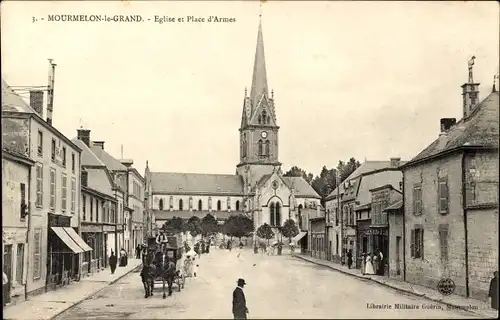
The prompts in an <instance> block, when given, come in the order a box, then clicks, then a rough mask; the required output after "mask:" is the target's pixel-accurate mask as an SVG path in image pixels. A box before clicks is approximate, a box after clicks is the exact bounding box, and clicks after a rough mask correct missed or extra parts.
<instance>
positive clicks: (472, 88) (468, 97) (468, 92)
mask: <svg viewBox="0 0 500 320" xmlns="http://www.w3.org/2000/svg"><path fill="white" fill-rule="evenodd" d="M474 59H476V57H474V56H473V57H472V58H471V59H470V60H469V81H468V82H467V83H465V84H463V85H462V98H463V117H464V118H467V117H468V116H469V115H470V114H471V111H472V110H473V109H474V107H475V106H476V105H477V104H478V102H479V83H474V78H473V74H472V67H473V66H474Z"/></svg>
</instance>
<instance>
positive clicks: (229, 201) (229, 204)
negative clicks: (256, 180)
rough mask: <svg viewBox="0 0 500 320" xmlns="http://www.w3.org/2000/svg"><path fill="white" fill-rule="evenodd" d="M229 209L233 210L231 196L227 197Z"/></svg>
mask: <svg viewBox="0 0 500 320" xmlns="http://www.w3.org/2000/svg"><path fill="white" fill-rule="evenodd" d="M226 205H227V210H231V198H230V197H227V204H226Z"/></svg>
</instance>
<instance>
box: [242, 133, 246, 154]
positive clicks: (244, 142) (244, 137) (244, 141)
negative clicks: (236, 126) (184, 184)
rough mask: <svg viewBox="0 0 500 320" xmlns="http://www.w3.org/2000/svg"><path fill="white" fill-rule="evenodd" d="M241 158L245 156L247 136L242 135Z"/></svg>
mask: <svg viewBox="0 0 500 320" xmlns="http://www.w3.org/2000/svg"><path fill="white" fill-rule="evenodd" d="M242 153H243V157H246V156H247V135H246V134H243V152H242Z"/></svg>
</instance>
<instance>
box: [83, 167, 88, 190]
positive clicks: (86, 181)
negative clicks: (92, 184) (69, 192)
mask: <svg viewBox="0 0 500 320" xmlns="http://www.w3.org/2000/svg"><path fill="white" fill-rule="evenodd" d="M88 180H89V173H88V172H87V171H85V170H82V175H81V184H82V187H86V186H88Z"/></svg>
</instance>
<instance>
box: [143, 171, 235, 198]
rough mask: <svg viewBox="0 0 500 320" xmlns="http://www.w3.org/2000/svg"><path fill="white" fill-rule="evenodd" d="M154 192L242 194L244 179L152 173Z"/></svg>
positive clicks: (216, 175) (226, 175) (197, 174)
mask: <svg viewBox="0 0 500 320" xmlns="http://www.w3.org/2000/svg"><path fill="white" fill-rule="evenodd" d="M151 185H152V188H153V192H164V193H171V194H176V193H182V194H189V193H193V194H226V195H227V194H241V195H243V179H242V178H241V177H240V176H238V175H229V174H205V173H179V172H151Z"/></svg>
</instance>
